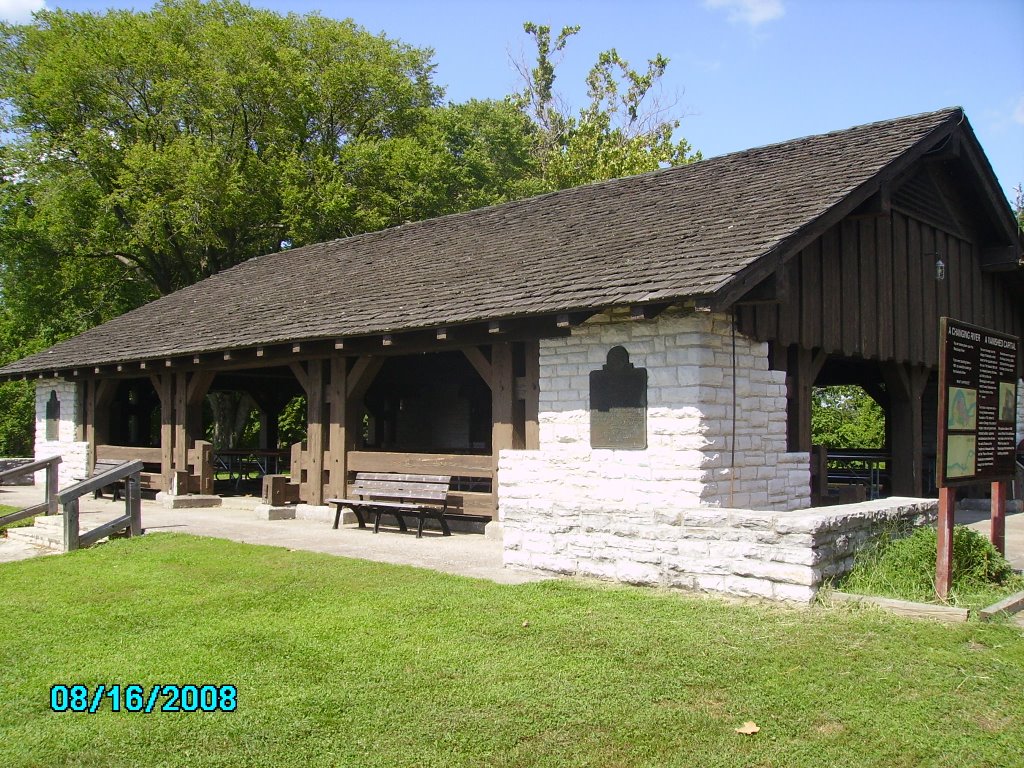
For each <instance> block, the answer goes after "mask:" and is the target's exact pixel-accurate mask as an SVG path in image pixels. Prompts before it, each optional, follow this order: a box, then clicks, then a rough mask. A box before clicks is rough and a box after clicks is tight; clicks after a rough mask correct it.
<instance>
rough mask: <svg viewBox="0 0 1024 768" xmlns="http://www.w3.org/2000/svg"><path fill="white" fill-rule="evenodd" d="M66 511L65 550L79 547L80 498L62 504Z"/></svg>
mask: <svg viewBox="0 0 1024 768" xmlns="http://www.w3.org/2000/svg"><path fill="white" fill-rule="evenodd" d="M61 506H62V510H63V512H64V551H65V552H72V551H74V550H76V549H78V499H72V500H71V501H69V502H68V503H67V504H62V505H61Z"/></svg>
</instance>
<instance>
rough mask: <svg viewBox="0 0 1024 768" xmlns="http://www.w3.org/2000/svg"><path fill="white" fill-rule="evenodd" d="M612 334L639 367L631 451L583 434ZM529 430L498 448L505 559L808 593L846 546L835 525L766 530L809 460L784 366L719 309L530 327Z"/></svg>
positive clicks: (680, 582) (792, 504)
mask: <svg viewBox="0 0 1024 768" xmlns="http://www.w3.org/2000/svg"><path fill="white" fill-rule="evenodd" d="M616 345H621V346H623V347H625V349H626V350H627V351H628V352H629V355H630V361H631V362H632V363H633V364H634V365H635V366H636V367H637V368H645V369H646V370H647V377H648V388H647V398H648V412H647V448H646V449H644V450H622V449H614V450H613V449H594V448H591V447H590V413H589V402H588V400H589V395H590V380H589V375H590V372H591V371H593V370H597V369H599V368H600V367H601V366H602V365H603V364H604V363H605V362H606V359H607V354H608V351H609V349H611V348H612V347H613V346H616ZM539 432H540V448H539V450H534V451H502V452H501V456H500V461H499V471H498V479H499V493H498V499H499V509H498V512H499V518H500V520H501V523H502V528H503V531H504V542H505V544H504V546H505V563H506V564H507V565H510V566H519V567H527V568H534V569H539V570H545V571H552V572H557V573H569V574H580V575H586V576H596V577H599V578H610V579H616V580H619V581H627V582H633V583H640V584H659V585H665V586H680V587H688V588H695V589H709V590H716V591H726V592H734V593H736V594H751V595H760V596H764V597H774V598H778V599H786V600H800V601H805V600H809V599H810V597H811V596H812V595H813V593H814V591H815V590H816V589H817V584H819V583H820V581H821V578H823V577H824V574H825V572H826V571H827V570H828V567H827V565H828V563H827V562H825V560H826V559H828V558H833V555H832V554H826V552H832V551H833V550H835V551H836V552H843V551H844V550H843V548H842V547H841V546H840V547H837V546H836V545H835V542H834V541H833V539H835V538H836V537H838V536H840V535H842V534H843V532H844V531H845V528H844V527H843V526H842V525H836V526H833V529H834V530H832V529H830V531H829V532H820V533H818V534H815V533H814V532H813V531H810V530H808V531H779V530H776V529H775V527H774V526H775V519H776V516H777V515H799V514H801V512H799V510H801V509H804V508H806V507H809V505H810V473H809V457H808V455H807V454H806V453H787V452H786V387H785V374H784V373H782V372H779V371H772V370H770V369H769V366H768V349H767V345H766V344H762V343H759V342H757V341H754V340H752V339H749V338H747V337H745V336H743V335H742V334H739V333H735V334H734V332H733V327H732V324H731V322H730V319H729V318H728V317H727V316H725V315H714V314H688V315H687V314H675V315H670V314H668V313H666V314H665V315H662V316H661V317H659V318H658V319H657V320H655V321H647V322H631V321H628V320H622V319H620V318H618V317H615V316H608V315H605V316H601V317H599V318H596V319H595V320H592V321H590V322H588V323H586V324H584V325H583V326H581V327H579V328H576V329H574V330H573V332H572V335H571V336H570V337H568V338H560V339H547V340H542V341H541V344H540V415H539ZM808 525H809V524H808ZM830 537H831V538H830ZM844 541H845V540H844ZM815 544H816V546H817V547H818V549H819V550H820V551H819V552H818V553H817V554H815V553H814V552H813V551H812V549H811V547H812V545H815ZM844 546H845V545H844ZM835 557H840V555H835ZM842 557H846V555H845V554H844V555H842ZM828 562H831V560H829V561H828Z"/></svg>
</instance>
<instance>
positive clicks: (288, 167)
mask: <svg viewBox="0 0 1024 768" xmlns="http://www.w3.org/2000/svg"><path fill="white" fill-rule="evenodd" d="M430 58H431V52H430V51H429V50H424V49H416V48H412V47H410V46H406V45H403V44H400V43H398V42H395V41H392V40H389V39H387V38H385V37H383V36H375V35H371V34H369V33H367V32H366V31H364V30H363V29H361V28H359V27H357V26H356V25H355V24H354V23H352V22H351V21H334V20H330V19H326V18H323V17H320V16H315V15H313V16H296V15H289V16H280V15H277V14H274V13H271V12H269V11H263V10H258V9H254V8H251V7H248V6H246V5H243V4H241V3H237V2H232V1H231V0H217V1H216V2H210V3H202V2H198V0H171V1H170V2H166V3H163V4H161V5H158V6H157V7H156V8H154V9H153V10H152V11H151V12H146V13H136V12H132V11H110V12H108V13H106V14H102V15H97V14H82V13H69V12H65V11H60V10H56V11H43V12H42V13H40V14H39V15H38V16H37V18H36V21H35V23H33V24H29V25H23V26H4V27H3V28H2V40H0V98H2V99H4V101H5V102H6V103H7V104H8V105H9V107H10V109H9V110H8V112H7V114H6V119H5V120H4V123H3V126H2V127H3V130H4V131H5V132H6V133H7V134H8V135H9V136H13V137H14V138H13V141H11V142H9V148H8V149H9V152H8V163H9V168H10V169H11V170H12V171H13V172H14V173H15V175H16V177H17V179H18V183H19V184H21V185H23V186H25V187H26V188H29V189H31V194H30V195H29V196H27V197H28V198H29V199H30V200H31V205H32V206H33V207H34V208H35V209H37V216H38V217H39V221H40V222H41V223H42V224H44V226H42V227H40V235H41V236H44V237H45V238H46V239H47V240H48V245H49V246H50V247H52V248H53V249H54V250H57V251H59V252H61V253H63V254H67V255H69V256H74V257H77V258H91V259H97V260H103V261H107V262H117V263H120V264H122V265H124V266H127V267H128V268H129V269H131V270H133V271H135V272H136V273H138V275H139V276H140V277H141V278H142V279H144V280H146V281H148V282H149V283H150V284H151V285H152V286H153V287H154V288H155V289H156V290H157V291H159V292H160V293H167V292H169V291H171V290H174V289H176V288H179V287H182V286H183V285H187V284H190V283H192V282H195V281H196V280H198V279H200V278H202V277H205V276H207V275H210V274H212V273H214V272H217V271H219V270H221V269H224V268H225V267H228V266H231V265H233V264H235V263H238V262H239V261H242V260H244V259H247V258H250V257H252V256H256V255H259V254H263V253H267V252H270V251H274V250H278V249H280V248H281V247H283V246H284V245H287V244H289V243H298V242H302V235H303V232H304V230H303V228H302V227H301V226H299V224H300V223H301V222H300V221H299V217H300V216H304V217H306V218H307V219H312V218H323V217H325V216H326V217H327V221H328V222H329V225H330V226H331V227H332V228H333V231H334V232H335V233H339V232H344V231H361V230H362V227H361V226H360V224H361V222H360V216H359V211H358V207H357V204H356V202H355V201H356V200H357V199H358V195H357V191H358V188H359V186H360V184H365V183H366V177H365V175H364V173H363V169H361V168H359V167H354V166H353V165H352V164H351V163H347V162H346V160H347V156H348V155H349V154H355V156H356V157H359V155H360V150H359V149H358V148H359V147H360V145H361V142H364V141H365V142H370V143H380V142H387V141H389V140H401V139H402V138H403V137H406V136H409V135H413V134H414V133H415V131H416V129H417V128H418V127H419V126H420V125H421V124H422V122H423V121H424V119H425V115H427V114H428V113H429V111H430V110H431V109H433V108H434V107H436V106H437V104H438V102H439V100H440V97H441V90H440V89H439V88H438V87H436V86H435V85H434V84H433V83H432V81H431V73H432V69H433V65H432V63H431V60H430ZM325 168H330V169H331V172H329V173H328V172H325V171H324V169H325ZM296 187H299V188H301V189H302V194H298V193H297V191H296ZM296 200H302V201H303V203H304V205H302V206H296V205H295V201H296ZM311 201H312V202H311ZM321 201H322V202H321ZM305 231H310V230H309V228H306V230H305ZM317 234H319V233H318V232H317Z"/></svg>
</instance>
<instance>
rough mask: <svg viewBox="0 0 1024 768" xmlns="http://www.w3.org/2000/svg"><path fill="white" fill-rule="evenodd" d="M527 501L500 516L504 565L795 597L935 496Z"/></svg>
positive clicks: (807, 593)
mask: <svg viewBox="0 0 1024 768" xmlns="http://www.w3.org/2000/svg"><path fill="white" fill-rule="evenodd" d="M502 458H503V461H502V470H503V471H504V469H505V468H506V466H507V464H506V463H505V462H504V455H503V457H502ZM523 469H526V468H525V467H520V470H523ZM535 505H536V506H537V507H538V509H537V514H536V516H535V517H534V518H533V520H532V521H526V520H522V519H520V518H518V517H517V518H516V523H515V524H513V525H509V524H508V523H507V522H506V523H505V528H504V547H505V564H506V565H507V566H512V567H523V568H530V569H535V570H542V571H548V572H552V573H560V574H569V575H578V576H589V577H595V578H600V579H610V580H614V581H621V582H627V583H631V584H641V585H647V586H660V587H670V588H682V589H689V590H699V591H706V592H717V593H724V594H731V595H737V596H744V597H762V598H768V599H772V600H780V601H786V602H798V603H807V602H810V601H811V600H813V599H814V596H815V595H816V594H817V592H818V590H819V589H820V588H821V586H822V585H823V584H824V583H825V581H826V580H827V579H829V578H830V577H834V576H839V575H841V574H843V573H846V572H847V571H848V570H849V569H850V568H851V567H852V565H853V554H854V552H856V551H857V549H858V548H860V547H861V546H863V545H864V544H865V543H866V542H867V541H868V540H869V539H871V538H872V537H874V536H877V535H878V533H879V532H880V531H881V530H882V529H883V528H884V527H885V526H889V525H901V526H914V525H923V524H925V523H927V522H931V521H933V520H934V519H935V517H936V515H937V502H935V501H930V500H928V501H926V500H922V499H901V498H889V499H882V500H877V501H869V502H861V503H859V504H849V505H845V506H837V507H825V508H818V509H812V510H794V511H789V512H772V511H755V510H749V509H726V508H723V507H717V508H716V507H697V508H690V509H679V508H665V509H662V510H654V509H643V510H637V509H634V508H632V507H631V506H630V505H628V504H626V505H623V506H621V507H617V506H616V505H615V504H614V503H609V504H607V505H605V507H604V511H597V510H589V511H581V512H580V513H579V514H576V515H564V514H559V511H558V510H559V508H560V506H561V502H560V500H555V501H551V502H544V501H542V500H540V499H538V500H536V501H535ZM541 506H544V507H546V509H547V512H541V511H540V509H539V507H541Z"/></svg>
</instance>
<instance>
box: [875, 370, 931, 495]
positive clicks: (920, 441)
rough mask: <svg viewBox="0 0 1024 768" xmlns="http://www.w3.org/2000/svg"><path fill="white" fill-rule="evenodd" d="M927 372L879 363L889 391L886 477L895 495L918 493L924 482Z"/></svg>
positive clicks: (928, 373)
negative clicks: (924, 415) (887, 476)
mask: <svg viewBox="0 0 1024 768" xmlns="http://www.w3.org/2000/svg"><path fill="white" fill-rule="evenodd" d="M930 374H931V371H930V370H929V369H928V368H925V367H924V366H919V365H907V364H901V363H886V364H884V365H883V366H882V375H883V377H884V378H885V388H886V391H887V392H888V393H889V411H888V412H887V413H886V426H887V428H888V429H887V431H888V433H889V435H890V446H889V451H890V453H891V454H892V468H891V470H890V473H889V475H890V478H891V482H892V493H893V495H895V496H915V497H917V496H921V494H922V492H923V485H924V436H923V434H922V423H923V422H922V412H923V405H922V397H923V395H924V388H925V386H926V385H927V384H928V377H929V376H930Z"/></svg>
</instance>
